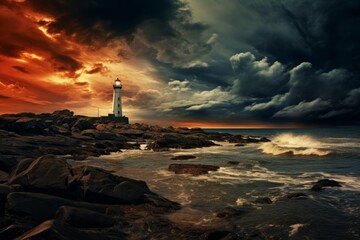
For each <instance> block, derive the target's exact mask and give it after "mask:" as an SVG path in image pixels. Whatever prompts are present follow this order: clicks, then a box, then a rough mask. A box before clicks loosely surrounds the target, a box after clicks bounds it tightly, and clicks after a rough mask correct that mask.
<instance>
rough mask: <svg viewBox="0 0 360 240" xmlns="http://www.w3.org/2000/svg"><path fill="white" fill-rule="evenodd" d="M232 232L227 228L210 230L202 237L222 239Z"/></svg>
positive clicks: (210, 239) (209, 239)
mask: <svg viewBox="0 0 360 240" xmlns="http://www.w3.org/2000/svg"><path fill="white" fill-rule="evenodd" d="M229 235H230V232H229V231H227V230H213V231H209V232H206V233H204V234H203V235H202V236H201V237H200V239H201V240H202V239H204V240H220V239H224V238H225V237H227V236H229Z"/></svg>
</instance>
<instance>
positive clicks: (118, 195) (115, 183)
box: [73, 166, 154, 204]
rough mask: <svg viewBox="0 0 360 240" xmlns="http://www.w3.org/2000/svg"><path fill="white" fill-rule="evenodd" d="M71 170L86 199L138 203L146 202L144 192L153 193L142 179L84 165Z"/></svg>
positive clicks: (102, 201) (103, 201)
mask: <svg viewBox="0 0 360 240" xmlns="http://www.w3.org/2000/svg"><path fill="white" fill-rule="evenodd" d="M73 171H74V173H75V177H74V179H75V181H77V182H78V184H77V185H78V186H79V188H80V190H81V192H82V194H83V198H84V200H86V201H90V202H100V203H118V204H120V203H128V204H129V203H130V204H138V203H144V202H146V197H145V194H154V193H152V192H151V191H150V189H149V188H148V186H147V184H146V183H145V182H143V181H138V180H133V179H129V178H124V177H120V176H115V175H113V174H111V173H110V172H108V171H105V170H103V169H100V168H94V167H89V166H85V167H77V168H74V169H73Z"/></svg>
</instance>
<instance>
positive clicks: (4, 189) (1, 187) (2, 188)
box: [0, 184, 10, 216]
mask: <svg viewBox="0 0 360 240" xmlns="http://www.w3.org/2000/svg"><path fill="white" fill-rule="evenodd" d="M9 193H10V187H9V186H8V185H5V184H0V216H3V215H4V209H5V203H6V197H7V195H8V194H9Z"/></svg>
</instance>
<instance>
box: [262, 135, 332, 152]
mask: <svg viewBox="0 0 360 240" xmlns="http://www.w3.org/2000/svg"><path fill="white" fill-rule="evenodd" d="M259 149H261V150H262V151H263V153H267V154H272V155H280V154H286V153H291V154H293V155H317V156H325V155H328V154H329V153H331V151H330V150H328V149H326V145H325V144H324V143H322V142H320V141H318V140H316V139H315V138H313V137H311V136H308V135H294V134H291V133H284V134H280V135H277V136H275V137H274V139H273V140H272V141H271V142H267V143H263V144H262V145H260V147H259Z"/></svg>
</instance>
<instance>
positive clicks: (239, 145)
mask: <svg viewBox="0 0 360 240" xmlns="http://www.w3.org/2000/svg"><path fill="white" fill-rule="evenodd" d="M244 146H245V144H243V143H237V144H235V147H244Z"/></svg>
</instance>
